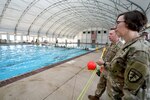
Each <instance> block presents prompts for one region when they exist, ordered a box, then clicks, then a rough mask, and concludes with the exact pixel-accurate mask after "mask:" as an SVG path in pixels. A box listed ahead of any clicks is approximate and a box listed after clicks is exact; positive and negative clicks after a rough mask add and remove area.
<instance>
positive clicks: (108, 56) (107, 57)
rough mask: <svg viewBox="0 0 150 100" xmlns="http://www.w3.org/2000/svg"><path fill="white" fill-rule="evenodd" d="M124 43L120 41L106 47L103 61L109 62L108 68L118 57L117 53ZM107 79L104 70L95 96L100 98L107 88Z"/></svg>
mask: <svg viewBox="0 0 150 100" xmlns="http://www.w3.org/2000/svg"><path fill="white" fill-rule="evenodd" d="M121 46H122V42H120V41H118V42H117V43H116V44H110V45H109V46H107V47H106V51H105V52H104V56H103V60H104V62H107V64H108V65H107V66H109V63H110V62H111V60H112V59H113V57H114V56H115V55H116V52H117V51H118V50H119V49H120V48H121ZM106 77H107V71H106V70H104V71H103V72H102V73H101V75H100V80H99V83H98V84H97V89H96V91H95V95H97V96H98V97H100V96H101V95H102V94H103V92H104V91H105V88H106V80H107V79H106Z"/></svg>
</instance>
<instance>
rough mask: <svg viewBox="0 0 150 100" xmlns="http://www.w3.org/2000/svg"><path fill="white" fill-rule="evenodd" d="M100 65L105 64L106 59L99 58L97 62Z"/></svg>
mask: <svg viewBox="0 0 150 100" xmlns="http://www.w3.org/2000/svg"><path fill="white" fill-rule="evenodd" d="M96 63H97V64H98V65H99V66H101V65H103V64H104V61H103V60H99V61H97V62H96Z"/></svg>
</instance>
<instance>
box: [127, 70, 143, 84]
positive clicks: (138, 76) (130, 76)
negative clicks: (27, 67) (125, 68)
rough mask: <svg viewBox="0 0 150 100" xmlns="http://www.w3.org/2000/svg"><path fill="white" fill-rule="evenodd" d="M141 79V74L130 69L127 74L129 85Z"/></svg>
mask: <svg viewBox="0 0 150 100" xmlns="http://www.w3.org/2000/svg"><path fill="white" fill-rule="evenodd" d="M141 78H142V74H141V73H140V72H139V71H137V70H136V69H133V68H131V69H130V71H129V73H128V80H129V82H131V83H135V82H137V81H139V80H140V79H141Z"/></svg>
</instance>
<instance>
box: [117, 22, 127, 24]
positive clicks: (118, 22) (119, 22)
mask: <svg viewBox="0 0 150 100" xmlns="http://www.w3.org/2000/svg"><path fill="white" fill-rule="evenodd" d="M121 22H125V21H116V24H119V23H121Z"/></svg>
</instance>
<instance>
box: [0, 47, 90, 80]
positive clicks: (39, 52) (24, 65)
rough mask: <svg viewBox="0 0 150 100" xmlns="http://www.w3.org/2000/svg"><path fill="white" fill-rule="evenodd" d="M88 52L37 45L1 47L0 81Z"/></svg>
mask: <svg viewBox="0 0 150 100" xmlns="http://www.w3.org/2000/svg"><path fill="white" fill-rule="evenodd" d="M87 52H88V51H86V50H81V49H73V48H69V49H68V48H56V47H51V46H36V45H9V46H0V81H3V80H6V79H10V78H12V77H16V76H19V75H22V74H25V73H27V72H31V71H34V70H37V69H40V68H42V67H44V66H48V65H51V64H55V63H58V62H61V61H64V60H67V59H69V58H73V57H76V56H79V55H81V54H85V53H87Z"/></svg>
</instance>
